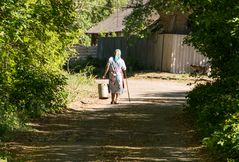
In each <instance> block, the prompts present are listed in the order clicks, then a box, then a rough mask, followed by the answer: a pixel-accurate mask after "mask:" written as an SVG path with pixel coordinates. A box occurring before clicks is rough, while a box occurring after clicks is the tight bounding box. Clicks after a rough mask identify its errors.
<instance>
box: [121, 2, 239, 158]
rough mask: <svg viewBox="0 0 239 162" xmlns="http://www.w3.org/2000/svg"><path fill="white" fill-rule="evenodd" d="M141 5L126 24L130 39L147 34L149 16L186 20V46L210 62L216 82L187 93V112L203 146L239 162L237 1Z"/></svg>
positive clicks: (238, 39)
mask: <svg viewBox="0 0 239 162" xmlns="http://www.w3.org/2000/svg"><path fill="white" fill-rule="evenodd" d="M136 1H137V0H136ZM137 2H138V3H135V4H136V5H135V9H134V12H133V14H132V15H131V16H129V17H128V18H127V19H126V22H125V23H126V29H125V32H126V33H127V34H128V35H132V34H133V35H136V36H140V37H143V36H146V35H148V34H149V31H148V30H147V25H149V24H150V22H149V21H148V19H147V17H148V16H149V15H150V14H152V13H153V12H159V13H161V12H165V13H168V14H174V13H175V12H181V13H184V14H185V16H188V24H190V26H189V27H190V28H191V29H192V31H191V33H190V34H189V36H188V37H187V40H186V42H187V43H189V44H192V45H193V46H194V47H196V48H197V49H198V50H199V51H200V52H201V53H202V54H203V55H205V56H207V57H208V58H209V59H210V64H211V67H212V76H211V77H213V78H214V81H213V82H212V83H208V84H206V85H198V86H197V87H196V88H195V89H194V90H193V91H192V92H190V93H189V94H188V107H187V110H188V111H189V112H190V113H191V115H192V116H193V117H194V119H195V123H196V125H197V128H198V130H199V131H200V133H201V135H202V136H203V137H205V138H204V140H203V142H204V144H206V145H207V146H208V148H209V149H210V150H211V151H212V152H214V153H215V154H216V155H217V157H218V158H221V159H220V161H226V160H228V161H239V98H238V96H239V82H238V80H239V71H238V69H239V1H237V0H232V1H227V0H200V1H199V0H150V1H149V3H147V5H142V3H141V2H142V1H139V0H138V1H137ZM134 19H139V20H140V21H136V20H134ZM132 22H134V23H132Z"/></svg>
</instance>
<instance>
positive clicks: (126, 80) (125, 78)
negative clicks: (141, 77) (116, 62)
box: [124, 71, 130, 102]
mask: <svg viewBox="0 0 239 162" xmlns="http://www.w3.org/2000/svg"><path fill="white" fill-rule="evenodd" d="M124 72H125V81H126V86H127V92H128V98H129V102H130V94H129V85H128V79H127V74H126V71H124Z"/></svg>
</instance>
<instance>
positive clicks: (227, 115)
mask: <svg viewBox="0 0 239 162" xmlns="http://www.w3.org/2000/svg"><path fill="white" fill-rule="evenodd" d="M238 89H239V84H238V82H237V81H234V80H217V81H216V82H214V83H207V84H206V85H198V86H197V87H196V88H195V89H194V90H193V91H191V92H189V94H188V107H187V109H186V110H187V111H189V112H190V113H191V114H192V115H193V117H194V119H195V121H196V126H197V128H198V130H199V131H200V132H201V135H202V136H203V137H207V138H205V139H204V144H206V145H207V146H208V148H209V149H210V151H211V152H214V153H215V154H220V155H221V156H220V158H224V159H226V158H229V159H232V160H233V159H234V160H235V159H236V160H239V159H238V158H239V157H238V155H239V154H238V153H239V129H238V128H239V127H238V126H239V124H238V122H239V118H238V117H239V116H238V113H239V98H238V95H239V93H238Z"/></svg>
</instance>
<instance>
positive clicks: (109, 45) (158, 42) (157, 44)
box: [97, 34, 208, 73]
mask: <svg viewBox="0 0 239 162" xmlns="http://www.w3.org/2000/svg"><path fill="white" fill-rule="evenodd" d="M185 36H186V35H178V34H155V35H153V36H152V37H150V38H148V39H137V40H130V41H128V40H126V39H125V38H123V37H115V38H100V39H99V42H98V49H97V57H98V58H100V59H106V58H108V57H110V56H112V54H113V52H114V50H115V49H121V51H122V57H123V58H124V59H126V60H131V61H129V62H130V63H132V61H133V62H134V64H137V65H138V66H140V67H141V68H143V69H150V70H158V71H162V72H171V73H190V72H191V69H190V65H198V66H208V65H207V62H208V59H207V58H206V57H204V56H202V55H201V54H200V53H199V52H197V51H196V50H195V49H194V48H193V47H192V46H188V45H185V44H183V40H184V38H185ZM132 43H133V44H132ZM128 66H130V65H128Z"/></svg>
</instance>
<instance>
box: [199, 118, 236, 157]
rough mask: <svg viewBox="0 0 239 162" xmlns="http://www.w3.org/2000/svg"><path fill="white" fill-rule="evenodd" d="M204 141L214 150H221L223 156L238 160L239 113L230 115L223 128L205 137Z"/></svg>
mask: <svg viewBox="0 0 239 162" xmlns="http://www.w3.org/2000/svg"><path fill="white" fill-rule="evenodd" d="M204 143H205V144H206V145H207V146H208V148H209V149H210V150H211V151H212V152H216V153H218V152H219V153H220V155H221V156H222V157H227V158H228V159H231V161H238V160H239V113H235V114H233V115H230V116H228V117H227V119H226V120H225V121H224V123H223V124H222V125H221V128H220V129H218V130H217V131H215V132H214V133H213V134H212V136H211V137H210V138H205V139H204ZM228 161H229V160H228Z"/></svg>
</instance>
